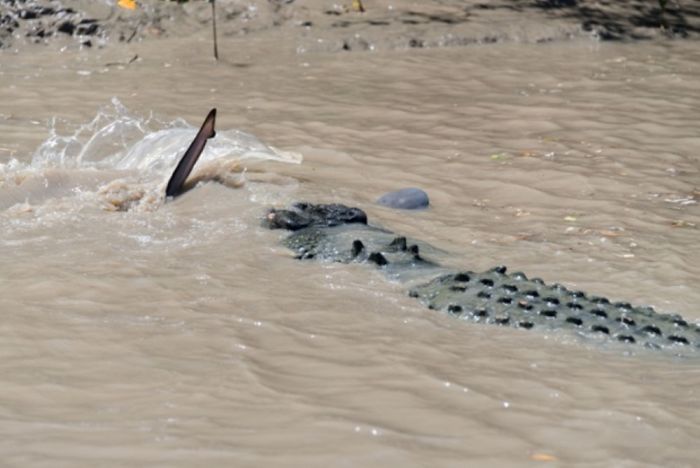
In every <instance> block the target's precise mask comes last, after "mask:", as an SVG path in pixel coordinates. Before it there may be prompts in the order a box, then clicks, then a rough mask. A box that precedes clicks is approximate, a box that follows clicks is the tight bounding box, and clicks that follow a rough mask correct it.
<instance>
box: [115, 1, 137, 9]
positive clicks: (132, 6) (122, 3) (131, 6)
mask: <svg viewBox="0 0 700 468" xmlns="http://www.w3.org/2000/svg"><path fill="white" fill-rule="evenodd" d="M117 5H119V6H120V7H122V8H126V9H127V10H135V9H136V2H135V1H134V0H119V2H117Z"/></svg>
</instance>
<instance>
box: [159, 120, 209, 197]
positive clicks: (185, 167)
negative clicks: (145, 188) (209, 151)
mask: <svg viewBox="0 0 700 468" xmlns="http://www.w3.org/2000/svg"><path fill="white" fill-rule="evenodd" d="M215 123H216V109H212V110H211V111H209V114H208V115H207V118H206V119H204V123H203V124H202V127H201V128H200V129H199V132H197V136H196V137H194V140H192V143H190V146H189V148H187V151H185V155H184V156H183V157H182V159H180V162H179V163H177V167H176V168H175V171H173V175H171V176H170V180H169V181H168V186H167V187H166V189H165V196H166V197H177V196H178V195H181V194H182V192H183V186H184V185H185V181H186V180H187V177H188V176H189V175H190V172H192V169H193V168H194V165H195V163H196V162H197V159H199V155H200V154H202V151H204V147H205V146H206V144H207V140H208V139H209V138H214V136H216V131H215V130H214V124H215Z"/></svg>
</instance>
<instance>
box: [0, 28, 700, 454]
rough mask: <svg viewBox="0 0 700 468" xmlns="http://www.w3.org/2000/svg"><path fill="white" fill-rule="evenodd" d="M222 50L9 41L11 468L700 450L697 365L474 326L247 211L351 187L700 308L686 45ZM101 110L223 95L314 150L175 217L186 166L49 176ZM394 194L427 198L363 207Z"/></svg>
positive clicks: (222, 107) (539, 258) (83, 169)
mask: <svg viewBox="0 0 700 468" xmlns="http://www.w3.org/2000/svg"><path fill="white" fill-rule="evenodd" d="M281 40H282V43H283V42H284V38H283V37H282V38H281ZM230 44H235V45H236V46H237V47H236V48H233V47H230V48H228V49H227V48H226V47H222V49H223V50H224V51H225V52H224V54H223V55H224V58H223V60H222V62H221V63H219V64H214V63H213V62H212V60H211V59H210V58H209V54H210V45H209V43H208V42H207V41H206V40H205V39H204V38H202V40H201V41H195V42H193V41H191V40H187V41H186V40H180V39H167V40H164V41H159V42H151V43H144V44H135V45H133V46H130V48H108V49H105V50H93V51H82V52H79V51H71V50H67V51H65V52H63V53H57V52H56V51H55V50H53V49H51V48H48V49H33V50H32V53H31V54H20V55H15V54H13V53H12V52H11V51H3V52H0V84H1V86H0V102H2V103H3V104H2V107H0V163H2V166H1V167H0V169H1V171H0V174H1V175H2V186H1V187H0V202H2V207H3V211H2V213H0V233H1V236H0V271H1V272H2V280H1V281H0V310H1V311H2V321H0V389H1V391H0V459H1V460H2V463H1V464H2V465H3V466H51V467H56V466H71V467H82V466H85V467H92V466H124V465H125V464H127V463H130V464H134V465H137V466H202V465H204V464H206V465H209V466H324V467H325V466H519V465H523V466H530V465H533V466H536V465H548V466H582V467H584V466H585V467H588V466H590V467H594V466H595V467H598V466H697V463H698V456H699V455H700V450H699V449H698V440H699V439H700V394H699V390H698V387H699V384H700V360H699V359H697V358H695V359H693V358H691V359H681V358H674V357H670V356H668V355H664V356H660V355H657V354H656V353H653V352H650V351H645V350H639V349H634V350H632V349H631V348H625V347H611V346H605V345H604V344H603V343H597V342H595V341H590V340H589V341H585V340H580V339H577V338H575V337H572V336H570V335H564V334H561V335H560V334H556V333H550V334H548V335H543V334H541V333H537V332H534V331H532V332H526V331H518V330H511V329H503V328H498V327H492V326H480V325H475V324H470V323H466V322H462V321H459V320H456V319H454V318H450V317H447V316H443V315H440V314H437V313H434V312H431V311H428V310H426V309H424V308H423V307H422V306H420V305H419V304H418V303H417V302H415V301H414V300H413V299H411V298H409V297H407V296H406V295H405V294H404V292H403V289H402V287H401V286H400V285H398V284H392V283H390V282H387V281H386V280H385V279H384V277H383V276H382V275H381V274H380V273H378V272H376V271H372V270H371V269H369V268H365V267H363V266H360V265H353V266H347V265H333V264H325V265H322V264H318V263H313V262H309V263H302V262H298V261H295V260H293V259H292V258H291V256H290V255H289V253H288V252H286V251H285V250H284V248H282V247H280V246H279V245H278V241H279V239H280V237H281V236H282V235H283V234H281V233H278V232H270V231H266V230H264V229H262V228H261V227H260V226H259V218H260V216H261V215H262V214H263V213H264V211H265V209H266V207H268V206H270V205H276V206H282V205H285V204H288V203H290V202H292V201H295V200H302V199H303V200H311V201H319V202H343V203H347V204H352V205H356V206H359V207H361V208H363V209H365V210H366V211H367V212H368V213H369V215H370V218H371V219H373V220H374V221H375V222H376V223H379V224H381V225H383V226H385V227H388V228H391V229H393V230H395V231H398V232H402V233H405V234H408V235H411V236H414V237H418V238H420V239H423V240H425V241H427V242H430V243H432V244H434V245H435V246H437V247H439V248H441V249H444V250H445V251H448V252H451V253H453V255H452V257H451V260H450V261H451V262H453V264H454V265H461V266H464V267H467V268H469V269H483V268H488V267H491V266H494V265H499V264H506V265H508V266H509V267H510V268H511V269H512V270H522V271H525V272H526V273H527V274H528V275H532V276H540V277H542V278H544V279H545V280H547V281H550V282H561V283H563V284H565V285H567V286H570V287H573V288H578V289H583V290H586V291H589V292H592V293H596V294H601V295H606V296H609V297H611V298H612V299H617V300H627V301H631V302H633V303H636V304H649V305H653V306H654V307H655V308H657V309H658V310H659V311H662V312H677V313H681V314H683V315H684V316H685V317H686V318H688V319H690V320H693V321H698V320H700V308H698V304H700V288H699V287H698V285H699V284H698V280H699V278H700V249H698V248H697V244H698V240H699V239H700V231H699V230H698V229H699V228H700V211H699V210H700V207H698V203H697V200H698V198H700V194H699V193H698V189H699V188H700V169H699V168H700V161H699V160H698V154H699V153H698V152H699V151H700V136H698V128H699V125H698V123H699V117H700V114H699V109H700V49H698V47H697V43H694V42H665V43H655V42H648V43H637V44H628V45H623V44H597V43H591V42H588V41H585V42H573V43H567V44H548V45H547V44H545V45H522V44H520V45H518V44H512V45H491V46H483V47H480V46H476V47H467V48H459V49H443V50H427V51H411V52H410V53H409V52H402V51H394V52H376V53H358V54H347V55H338V54H336V55H331V54H329V55H324V54H295V53H294V51H293V50H287V49H286V48H284V47H282V49H281V50H280V49H279V48H273V47H272V44H256V43H251V44H249V45H250V49H245V48H243V47H241V45H242V43H241V42H233V41H231V43H230ZM133 54H138V55H139V57H140V59H139V60H137V61H136V62H134V63H132V64H131V65H129V66H126V67H120V66H105V64H107V63H110V62H118V61H128V60H129V58H130V57H131V56H132V55H133ZM112 98H117V99H118V102H119V103H120V104H121V105H123V106H124V107H125V108H126V109H127V110H128V113H129V114H128V115H130V116H134V117H133V119H134V121H139V122H142V121H143V120H145V119H148V117H149V115H150V114H151V113H152V114H153V115H154V116H155V117H156V118H157V119H159V122H161V123H160V124H156V125H155V127H156V128H155V130H154V129H149V130H145V134H151V133H152V132H154V131H156V130H158V129H166V128H170V127H169V125H175V124H172V122H173V121H175V120H176V119H177V118H182V119H184V120H185V121H187V122H188V123H189V125H191V126H193V127H194V126H198V125H199V124H200V123H201V120H202V119H203V117H204V115H205V114H206V112H207V111H208V110H209V108H210V107H217V108H218V111H219V120H218V129H219V131H220V133H221V132H226V131H229V132H231V131H233V130H234V129H239V130H243V131H245V132H247V133H249V134H252V135H254V136H255V137H257V138H258V139H260V141H262V142H264V143H265V144H267V145H271V146H273V147H275V148H279V149H280V150H282V151H286V152H293V153H298V154H301V155H303V162H302V163H301V164H286V163H282V162H275V161H266V162H257V163H255V164H250V165H249V167H248V171H247V173H246V174H245V175H244V176H243V177H245V180H246V182H245V183H244V184H243V186H242V187H239V188H234V187H233V185H235V184H229V185H228V186H227V185H222V184H220V183H216V182H207V183H203V184H201V185H199V186H198V187H196V188H195V189H194V190H192V191H190V192H188V193H187V194H185V195H184V196H182V197H181V198H179V199H177V200H175V201H174V202H170V203H165V204H163V203H162V200H161V199H159V198H158V196H157V194H158V189H159V187H162V186H163V184H164V182H165V179H166V178H167V171H168V170H169V168H170V167H171V166H172V164H174V159H172V157H174V156H172V157H171V156H168V157H169V158H170V159H167V160H166V161H165V162H162V161H161V162H162V164H161V163H159V160H157V159H158V158H155V159H156V160H154V161H151V162H152V163H153V164H152V165H151V166H148V167H146V168H144V167H141V166H139V163H138V162H135V163H134V162H133V161H132V162H131V163H129V164H131V165H129V164H126V167H122V166H120V165H119V164H117V163H115V162H114V161H112V160H109V159H102V160H100V159H99V158H97V156H94V155H93V154H92V153H90V151H88V152H87V153H88V154H83V157H84V158H87V159H90V158H91V157H93V158H97V159H98V163H99V164H96V165H90V164H87V163H84V162H77V160H76V159H75V154H77V153H75V154H74V153H71V154H73V156H72V157H73V159H71V160H69V161H63V162H62V163H61V162H60V161H57V160H55V159H51V154H52V153H51V148H50V147H49V148H48V149H47V151H48V153H43V154H44V156H46V157H48V158H49V159H48V160H44V162H41V161H38V160H35V162H34V163H33V164H32V162H31V161H32V158H33V157H34V155H35V151H36V150H37V148H39V147H41V145H42V143H45V142H47V141H48V140H49V139H50V133H49V132H50V129H51V128H55V129H56V132H58V133H59V134H61V135H68V134H71V133H70V132H72V131H74V130H75V126H78V125H82V124H86V123H88V122H91V121H92V120H93V119H94V118H95V117H96V115H98V114H99V113H100V112H103V111H104V112H107V114H109V112H113V110H114V106H115V104H112ZM105 109H107V110H106V111H105ZM110 109H111V110H110ZM109 115H113V114H109ZM54 118H57V119H58V120H57V121H56V122H54V123H52V119H54ZM109 118H110V117H107V120H109ZM129 118H131V117H129ZM115 119H116V118H115ZM139 119H142V120H139ZM162 122H165V123H162ZM103 123H104V122H103ZM178 125H181V124H178ZM175 126H177V125H175ZM221 134H224V133H221ZM90 136H92V134H90V131H88V135H87V137H90ZM87 137H86V138H87ZM125 138H126V140H125V141H124V142H123V143H124V145H125V147H129V146H130V145H134V144H136V143H138V142H139V141H141V140H140V138H142V137H135V136H133V134H131V133H130V134H128V135H127V137H125ZM130 138H131V139H130ZM44 148H46V146H45V145H44ZM56 151H58V150H56ZM271 151H272V150H271ZM233 153H234V154H233V156H235V151H234V152H233ZM47 155H48V156H47ZM211 159H212V161H213V162H212V164H213V169H210V170H212V171H214V172H217V171H219V175H220V176H222V177H224V176H227V175H229V173H228V167H229V166H228V165H223V164H222V165H217V162H216V158H215V157H212V158H211ZM47 161H48V162H47ZM122 162H123V161H122ZM243 165H244V166H248V164H246V163H245V161H244V162H243ZM235 174H236V175H237V177H240V173H239V172H236V173H235ZM237 180H239V179H237ZM239 181H240V180H239ZM110 184H112V185H110ZM115 184H116V185H115ZM105 186H109V187H112V188H113V189H114V191H112V192H109V191H107V192H105ZM404 186H419V187H422V188H424V189H425V190H426V191H427V192H428V193H429V194H430V196H431V201H432V207H431V208H430V209H429V210H427V211H422V212H413V213H411V212H399V211H391V210H389V209H386V208H382V207H379V206H377V205H376V204H375V203H374V201H375V199H376V198H377V197H379V196H380V195H381V194H382V193H384V192H385V191H388V190H392V189H396V188H400V187H404ZM114 187H116V189H115V188H114ZM106 193H107V194H106ZM110 194H111V195H110ZM149 197H150V198H149ZM129 200H131V201H134V200H135V201H134V204H131V205H130V204H129ZM120 207H121V208H131V209H129V210H127V211H113V209H114V208H120ZM631 351H632V352H631Z"/></svg>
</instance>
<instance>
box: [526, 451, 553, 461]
mask: <svg viewBox="0 0 700 468" xmlns="http://www.w3.org/2000/svg"><path fill="white" fill-rule="evenodd" d="M530 459H531V460H532V461H541V462H552V461H557V460H559V459H558V458H557V457H555V456H554V455H550V454H548V453H533V454H532V455H530Z"/></svg>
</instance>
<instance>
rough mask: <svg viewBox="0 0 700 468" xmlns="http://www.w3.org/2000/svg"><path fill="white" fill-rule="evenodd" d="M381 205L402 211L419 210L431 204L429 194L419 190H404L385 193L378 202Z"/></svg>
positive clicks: (411, 188)
mask: <svg viewBox="0 0 700 468" xmlns="http://www.w3.org/2000/svg"><path fill="white" fill-rule="evenodd" d="M377 203H379V204H380V205H384V206H388V207H389V208H398V209H401V210H418V209H421V208H427V207H428V205H429V204H430V200H429V199H428V194H427V193H425V192H424V191H423V190H421V189H419V188H413V187H410V188H403V189H400V190H396V191H394V192H389V193H385V194H384V195H382V196H381V197H379V199H378V200H377Z"/></svg>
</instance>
